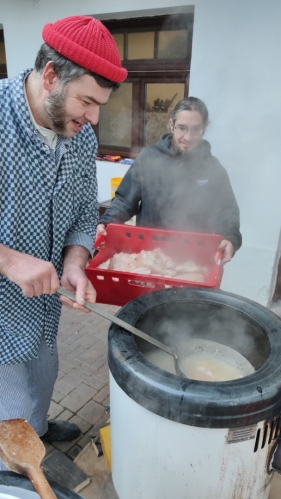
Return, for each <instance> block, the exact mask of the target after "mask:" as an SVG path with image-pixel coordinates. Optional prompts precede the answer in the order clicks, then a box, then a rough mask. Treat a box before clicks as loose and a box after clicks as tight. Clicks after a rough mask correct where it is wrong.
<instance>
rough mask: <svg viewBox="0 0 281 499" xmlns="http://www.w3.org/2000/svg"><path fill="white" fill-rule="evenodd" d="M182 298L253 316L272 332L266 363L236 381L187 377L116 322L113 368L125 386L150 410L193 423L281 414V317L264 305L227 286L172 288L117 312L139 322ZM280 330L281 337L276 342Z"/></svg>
mask: <svg viewBox="0 0 281 499" xmlns="http://www.w3.org/2000/svg"><path fill="white" fill-rule="evenodd" d="M180 301H188V302H189V303H191V302H198V301H201V302H202V301H204V302H205V303H207V302H208V303H212V304H216V305H223V306H228V307H229V306H230V307H231V308H234V309H235V310H237V311H238V312H240V313H242V314H244V315H245V316H248V317H249V318H250V319H251V321H253V322H255V323H256V324H258V325H259V326H260V327H261V328H262V329H263V331H264V332H265V334H266V335H267V337H268V340H269V343H270V354H269V357H268V359H267V361H266V362H265V364H264V365H263V366H262V367H261V368H260V369H259V370H258V371H256V372H255V373H254V374H251V375H249V376H246V377H244V378H241V379H237V380H232V381H227V382H219V383H218V382H217V383H210V382H202V381H195V380H187V379H185V378H181V377H179V376H176V375H174V374H171V373H168V372H166V371H164V370H162V369H160V368H158V367H156V366H154V365H153V364H152V363H151V362H149V361H148V360H147V359H146V358H145V357H144V356H143V354H142V353H141V352H140V350H139V349H138V347H137V345H136V342H135V339H134V337H133V336H132V335H131V334H130V333H127V332H125V330H123V329H122V328H120V327H118V326H116V325H113V324H112V325H111V326H110V329H109V368H110V371H111V373H112V375H113V377H114V379H115V381H116V382H117V383H118V385H119V386H120V388H122V390H123V391H124V392H125V393H127V395H129V396H130V397H131V398H132V399H133V400H135V401H136V402H137V403H139V404H140V405H142V406H143V407H145V408H147V409H148V410H150V411H151V412H154V413H155V414H158V415H160V416H162V417H165V418H167V419H171V420H173V421H176V422H179V423H182V424H189V425H193V426H202V427H213V428H233V427H241V426H248V425H252V424H255V423H257V422H259V421H262V420H270V419H272V417H274V416H276V415H277V414H279V412H280V410H281V363H280V358H281V320H280V319H279V317H277V316H276V315H275V314H273V313H272V312H270V311H269V310H268V309H266V308H265V307H263V306H262V305H260V304H258V303H256V302H253V301H251V300H249V299H247V298H244V297H241V296H239V295H235V294H232V293H227V292H224V291H215V290H206V289H204V290H202V288H171V289H166V290H161V291H154V292H152V293H147V294H145V295H142V296H140V297H139V298H137V299H135V300H132V301H131V302H129V303H128V304H127V305H125V306H124V307H123V308H122V309H121V310H120V311H119V312H118V314H117V315H118V317H120V318H121V319H123V320H125V321H127V322H129V323H130V324H132V325H135V324H136V322H137V321H138V320H139V318H140V317H141V316H142V315H143V314H144V313H145V312H147V311H148V310H151V309H153V308H155V306H158V305H160V304H162V305H163V304H165V303H168V302H169V303H171V302H174V303H176V302H180ZM278 335H279V338H280V339H279V341H276V339H278ZM277 358H278V359H279V360H278V361H277ZM210 385H212V390H210ZM241 392H243V393H241Z"/></svg>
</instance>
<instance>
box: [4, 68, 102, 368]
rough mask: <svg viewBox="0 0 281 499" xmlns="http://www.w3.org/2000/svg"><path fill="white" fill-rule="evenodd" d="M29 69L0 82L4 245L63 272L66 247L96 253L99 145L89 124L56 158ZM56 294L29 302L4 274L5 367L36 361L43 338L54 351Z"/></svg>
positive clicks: (63, 142) (61, 144)
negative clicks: (30, 87)
mask: <svg viewBox="0 0 281 499" xmlns="http://www.w3.org/2000/svg"><path fill="white" fill-rule="evenodd" d="M30 71H31V70H26V71H23V72H22V73H20V74H19V75H18V76H17V77H15V78H13V79H6V80H1V82H0V182H1V190H0V242H1V243H2V244H4V245H6V246H7V247H9V248H13V249H15V250H17V251H20V252H23V253H28V254H30V255H33V256H36V257H37V258H41V259H43V260H46V261H50V262H52V263H53V264H54V266H55V268H56V270H57V272H58V275H59V276H60V275H61V271H62V250H63V247H64V246H68V245H71V244H80V245H82V246H85V247H86V248H88V249H89V251H90V252H92V247H93V238H94V236H95V227H96V222H97V213H98V202H97V181H96V166H95V157H96V152H97V141H96V138H95V136H94V133H93V131H92V128H91V126H90V125H85V126H84V127H83V129H82V130H81V132H80V133H78V134H76V136H75V137H73V138H71V139H60V138H59V140H58V144H57V149H56V154H54V152H53V151H52V150H51V149H50V148H49V147H48V146H46V145H45V143H44V142H43V141H42V139H41V138H40V137H39V135H38V133H37V131H36V130H35V128H34V126H33V124H32V122H31V118H30V114H29V112H28V109H27V106H26V101H25V96H24V87H23V85H24V80H25V78H26V76H27V75H28V73H29V72H30ZM60 309H61V307H60V301H59V297H58V295H57V294H56V295H52V296H49V295H42V296H39V297H34V298H27V297H25V296H24V295H23V293H22V291H21V289H20V288H19V287H18V286H16V285H15V284H14V283H12V282H10V281H9V280H8V279H7V278H6V277H4V276H2V275H0V364H15V363H18V362H24V361H26V360H30V359H32V358H34V357H36V355H37V349H38V345H39V342H40V339H41V336H42V334H44V335H45V338H46V342H47V344H48V345H49V347H50V348H52V345H53V343H54V341H55V338H56V334H57V329H58V323H59V317H60Z"/></svg>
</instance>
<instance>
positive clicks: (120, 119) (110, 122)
mask: <svg viewBox="0 0 281 499" xmlns="http://www.w3.org/2000/svg"><path fill="white" fill-rule="evenodd" d="M132 96H133V94H132V83H122V84H121V85H120V88H119V89H118V90H116V91H115V92H112V94H111V96H110V98H109V101H108V103H107V104H106V105H105V106H101V110H100V118H99V143H100V144H103V145H110V146H112V145H113V146H120V147H131V132H132Z"/></svg>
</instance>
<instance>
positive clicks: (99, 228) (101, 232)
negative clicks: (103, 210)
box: [96, 224, 107, 250]
mask: <svg viewBox="0 0 281 499" xmlns="http://www.w3.org/2000/svg"><path fill="white" fill-rule="evenodd" d="M99 235H102V236H107V232H106V230H105V226H104V225H103V224H99V225H98V226H97V235H96V240H97V237H98V236H99ZM104 247H105V242H104V241H103V242H102V243H101V244H100V245H99V247H98V248H96V249H98V250H101V249H103V248H104Z"/></svg>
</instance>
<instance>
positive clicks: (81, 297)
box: [60, 246, 97, 313]
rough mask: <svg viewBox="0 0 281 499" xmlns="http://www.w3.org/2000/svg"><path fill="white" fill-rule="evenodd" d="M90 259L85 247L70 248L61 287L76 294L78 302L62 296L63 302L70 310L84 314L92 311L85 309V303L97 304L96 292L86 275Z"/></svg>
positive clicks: (67, 251) (65, 256) (66, 249)
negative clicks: (74, 309)
mask: <svg viewBox="0 0 281 499" xmlns="http://www.w3.org/2000/svg"><path fill="white" fill-rule="evenodd" d="M88 258H89V252H88V250H87V249H86V248H84V247H83V246H68V247H67V248H65V252H64V267H63V275H62V278H61V285H62V286H63V287H64V288H65V289H68V290H69V291H72V292H73V293H75V296H76V301H75V302H73V301H72V300H70V299H69V298H66V297H65V296H61V297H60V299H61V302H62V303H63V305H66V306H67V307H69V308H76V309H78V310H82V311H83V312H86V313H89V312H90V311H89V310H88V309H87V308H85V307H83V304H84V303H85V301H89V302H90V303H95V302H96V296H97V294H96V291H95V288H94V287H93V285H92V284H91V282H90V281H89V279H88V278H87V276H86V274H85V266H86V263H87V260H88Z"/></svg>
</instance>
